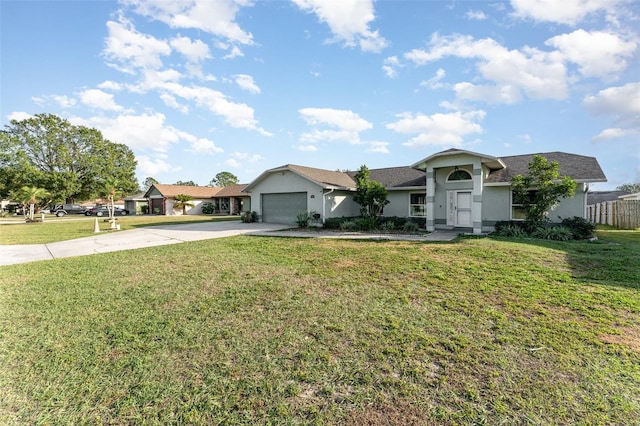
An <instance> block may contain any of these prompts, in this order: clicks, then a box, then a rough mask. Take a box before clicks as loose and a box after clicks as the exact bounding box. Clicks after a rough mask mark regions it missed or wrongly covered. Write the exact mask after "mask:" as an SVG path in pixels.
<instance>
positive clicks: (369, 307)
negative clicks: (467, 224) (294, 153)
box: [0, 231, 640, 425]
mask: <svg viewBox="0 0 640 426" xmlns="http://www.w3.org/2000/svg"><path fill="white" fill-rule="evenodd" d="M600 238H601V239H600V241H598V242H571V243H560V242H551V241H543V242H536V241H533V240H506V239H505V240H495V239H490V238H484V239H477V238H469V239H459V240H458V241H456V242H453V243H430V244H425V243H414V242H389V241H344V240H326V239H322V240H315V239H288V238H277V237H269V238H266V237H250V236H241V237H233V238H224V239H216V240H208V241H199V242H193V243H184V244H179V245H170V246H162V247H154V248H148V249H141V250H135V251H126V252H114V253H107V254H101V255H94V256H86V257H81V258H68V259H59V260H52V261H45V262H36V263H30V264H26V265H12V266H5V267H2V268H1V270H2V274H1V276H0V306H1V307H2V309H0V423H2V424H9V425H12V424H16V425H17V424H291V425H293V424H350V425H351V424H354V425H368V424H390V425H407V424H437V425H454V424H535V425H538V424H553V425H556V424H592V425H597V424H636V423H637V421H638V419H639V418H640V393H639V392H638V389H640V333H639V332H638V330H640V268H638V265H639V264H640V233H638V232H637V231H636V232H631V231H603V232H600Z"/></svg>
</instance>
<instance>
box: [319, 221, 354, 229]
mask: <svg viewBox="0 0 640 426" xmlns="http://www.w3.org/2000/svg"><path fill="white" fill-rule="evenodd" d="M325 224H326V221H325ZM339 228H340V230H341V231H355V230H357V229H358V225H357V224H356V221H355V220H353V219H351V220H344V221H341V222H340V224H339Z"/></svg>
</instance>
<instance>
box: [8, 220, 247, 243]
mask: <svg viewBox="0 0 640 426" xmlns="http://www.w3.org/2000/svg"><path fill="white" fill-rule="evenodd" d="M97 219H98V225H99V227H100V229H101V230H103V231H106V230H108V229H109V223H106V222H105V219H108V218H105V217H98V218H97ZM116 219H117V220H116V223H118V224H120V228H121V229H122V230H126V229H133V228H139V227H143V226H160V225H178V224H181V223H194V222H210V221H212V220H239V219H240V217H239V216H202V215H192V216H190V215H187V216H117V217H116ZM95 220H96V216H90V217H87V216H84V215H80V216H65V217H62V218H57V217H55V216H51V215H49V216H47V217H46V218H45V221H44V222H36V223H25V222H24V220H16V219H15V218H11V219H6V218H5V219H0V221H4V223H2V224H0V245H2V244H48V243H55V242H58V241H66V240H72V239H75V238H82V237H90V236H92V235H95V234H94V232H93V231H94V225H95Z"/></svg>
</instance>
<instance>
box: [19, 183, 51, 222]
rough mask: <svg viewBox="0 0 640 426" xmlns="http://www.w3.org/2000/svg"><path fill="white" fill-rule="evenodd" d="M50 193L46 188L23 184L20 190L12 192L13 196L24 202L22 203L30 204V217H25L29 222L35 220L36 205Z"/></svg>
mask: <svg viewBox="0 0 640 426" xmlns="http://www.w3.org/2000/svg"><path fill="white" fill-rule="evenodd" d="M48 196H49V193H48V192H47V190H46V189H44V188H38V187H37V186H23V187H22V188H20V189H19V190H18V191H16V192H14V193H13V194H12V198H14V199H15V200H16V201H19V202H21V203H22V205H23V206H24V205H26V204H28V205H29V217H28V218H27V217H26V213H25V219H26V220H27V221H29V222H33V221H35V206H36V204H37V202H38V201H40V200H42V199H43V198H45V197H48Z"/></svg>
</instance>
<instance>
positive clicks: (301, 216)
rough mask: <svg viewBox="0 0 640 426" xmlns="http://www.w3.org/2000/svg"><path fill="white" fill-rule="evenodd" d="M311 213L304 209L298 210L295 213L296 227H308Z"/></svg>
mask: <svg viewBox="0 0 640 426" xmlns="http://www.w3.org/2000/svg"><path fill="white" fill-rule="evenodd" d="M311 218H312V213H311V212H308V211H306V210H303V211H300V212H298V214H297V215H296V225H298V228H308V227H309V222H311Z"/></svg>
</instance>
